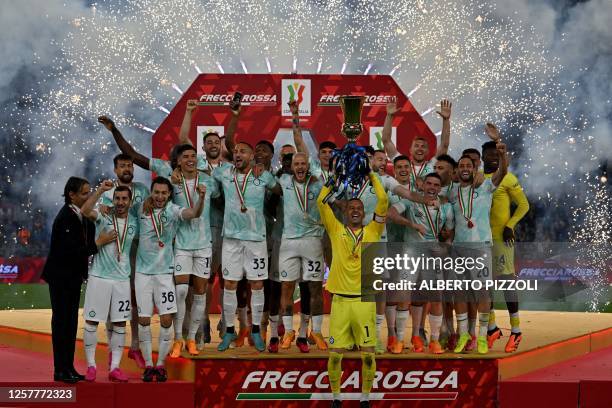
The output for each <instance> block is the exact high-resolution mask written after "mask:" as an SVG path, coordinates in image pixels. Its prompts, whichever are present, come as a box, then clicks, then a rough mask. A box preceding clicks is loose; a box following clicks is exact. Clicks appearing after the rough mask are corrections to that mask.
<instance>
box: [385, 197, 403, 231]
mask: <svg viewBox="0 0 612 408" xmlns="http://www.w3.org/2000/svg"><path fill="white" fill-rule="evenodd" d="M387 195H388V197H389V207H391V206H392V205H394V204H397V203H399V202H400V201H401V200H402V197H400V196H398V195H397V194H395V193H392V192H390V191H389V192H387ZM398 212H400V214H401V211H398ZM386 227H387V241H388V242H402V241H403V240H404V228H405V227H403V226H402V225H398V224H396V223H394V222H390V221H389V219H387V224H386Z"/></svg>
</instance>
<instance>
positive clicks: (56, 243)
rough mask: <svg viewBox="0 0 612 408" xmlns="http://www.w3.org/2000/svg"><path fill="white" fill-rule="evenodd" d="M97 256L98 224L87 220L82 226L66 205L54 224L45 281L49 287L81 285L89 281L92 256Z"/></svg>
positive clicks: (44, 275)
mask: <svg viewBox="0 0 612 408" xmlns="http://www.w3.org/2000/svg"><path fill="white" fill-rule="evenodd" d="M97 252H98V248H97V247H96V227H95V224H94V223H93V222H91V221H90V220H89V219H87V218H86V217H84V216H83V221H82V222H81V221H80V220H79V217H78V216H77V215H76V214H75V213H74V211H72V209H70V207H69V206H68V205H67V204H65V205H64V206H63V207H62V208H61V209H60V211H59V213H58V214H57V217H55V221H53V229H52V231H51V245H50V248H49V255H48V256H47V261H46V263H45V266H44V268H43V273H42V278H43V279H44V280H46V281H47V282H48V283H57V282H70V283H81V282H83V280H85V279H87V269H88V266H89V263H88V259H89V256H90V255H93V254H95V253H97Z"/></svg>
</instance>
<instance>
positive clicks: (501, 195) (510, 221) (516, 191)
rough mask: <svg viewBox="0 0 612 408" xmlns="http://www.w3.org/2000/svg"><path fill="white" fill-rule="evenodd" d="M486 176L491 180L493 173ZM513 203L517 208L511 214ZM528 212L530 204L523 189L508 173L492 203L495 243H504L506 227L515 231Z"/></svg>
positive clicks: (492, 233) (513, 176) (495, 192)
mask: <svg viewBox="0 0 612 408" xmlns="http://www.w3.org/2000/svg"><path fill="white" fill-rule="evenodd" d="M484 176H485V177H486V178H491V177H492V176H493V173H489V174H485V175H484ZM511 203H514V204H516V206H517V207H516V210H515V211H514V214H511V213H510V210H511V208H510V205H511ZM527 211H529V202H528V201H527V197H526V196H525V193H524V192H523V188H522V187H521V185H520V184H519V181H518V179H517V178H516V176H515V175H514V174H512V173H510V172H508V174H506V175H505V176H504V179H503V180H502V182H501V183H500V184H499V186H497V189H496V190H495V191H494V192H493V202H492V203H491V235H492V236H493V241H502V240H503V238H502V236H503V232H504V227H509V228H512V229H514V227H515V226H516V224H517V223H518V222H519V221H520V220H521V218H523V217H524V216H525V214H527Z"/></svg>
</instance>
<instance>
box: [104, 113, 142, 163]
mask: <svg viewBox="0 0 612 408" xmlns="http://www.w3.org/2000/svg"><path fill="white" fill-rule="evenodd" d="M98 122H100V123H101V124H103V125H104V127H105V128H107V129H108V130H109V131H110V132H111V133H112V134H113V138H114V139H115V143H117V146H118V147H119V149H120V150H121V153H123V154H127V155H128V156H130V157H131V158H132V160H134V163H135V164H136V165H137V166H139V167H142V168H143V169H145V170H149V158H148V157H146V156H143V155H142V154H140V153H138V152H137V151H136V150H135V149H134V148H133V147H132V145H131V144H129V143H128V141H127V140H125V138H124V137H123V135H122V134H121V132H120V131H119V129H117V127H116V126H115V124H114V123H113V121H112V120H111V119H110V118H109V117H108V116H100V117H99V118H98Z"/></svg>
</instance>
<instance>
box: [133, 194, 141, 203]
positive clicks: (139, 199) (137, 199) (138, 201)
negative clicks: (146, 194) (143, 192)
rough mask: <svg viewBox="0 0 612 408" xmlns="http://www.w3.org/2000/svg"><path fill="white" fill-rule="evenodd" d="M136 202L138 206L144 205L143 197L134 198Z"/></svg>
mask: <svg viewBox="0 0 612 408" xmlns="http://www.w3.org/2000/svg"><path fill="white" fill-rule="evenodd" d="M134 202H135V203H136V204H140V203H142V197H141V196H136V197H134Z"/></svg>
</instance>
